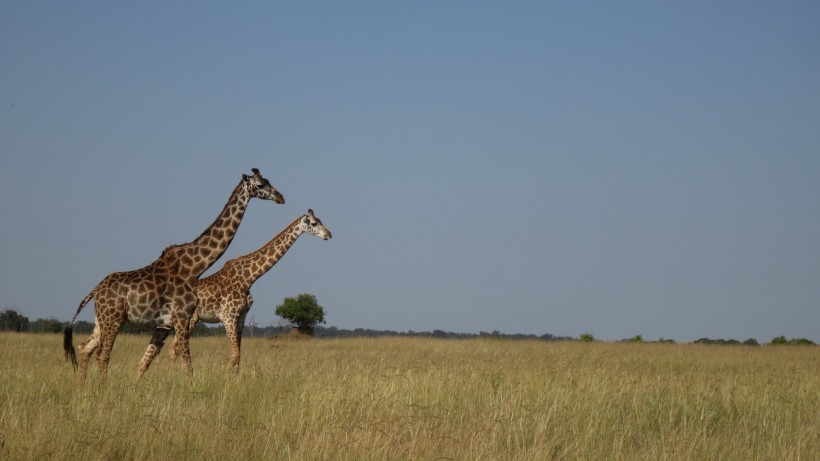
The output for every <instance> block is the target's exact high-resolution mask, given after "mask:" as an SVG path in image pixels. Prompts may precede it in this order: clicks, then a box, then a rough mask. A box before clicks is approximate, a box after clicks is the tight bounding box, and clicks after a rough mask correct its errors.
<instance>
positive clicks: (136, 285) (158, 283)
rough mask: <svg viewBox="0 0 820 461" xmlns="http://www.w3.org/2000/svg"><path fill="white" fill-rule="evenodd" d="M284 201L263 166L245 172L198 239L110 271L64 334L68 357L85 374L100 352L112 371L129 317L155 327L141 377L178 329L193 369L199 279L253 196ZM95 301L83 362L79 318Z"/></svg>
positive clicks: (103, 368) (181, 350)
mask: <svg viewBox="0 0 820 461" xmlns="http://www.w3.org/2000/svg"><path fill="white" fill-rule="evenodd" d="M253 197H256V198H260V199H266V200H273V201H274V202H276V203H284V197H282V194H280V193H279V191H277V190H276V188H274V187H273V186H272V185H271V184H270V182H269V181H268V180H267V179H265V178H263V177H262V176H261V174H260V173H259V170H257V169H254V170H253V176H247V175H243V176H242V181H241V182H240V183H239V185H237V186H236V188H235V189H234V191H233V193H232V194H231V196H230V198H229V199H228V202H227V204H226V205H225V207H224V208H223V210H222V213H220V215H219V216H218V217H217V218H216V220H215V221H214V222H213V224H211V226H209V227H208V228H207V229H206V230H205V231H204V232H203V233H202V234H201V235H200V236H199V237H197V238H196V239H195V240H194V241H192V242H190V243H186V244H182V245H172V246H170V247H168V248H166V249H165V250H164V251H163V252H162V254H161V255H160V257H159V258H157V259H156V260H155V261H154V262H152V263H151V264H149V265H147V266H145V267H143V268H140V269H136V270H133V271H128V272H114V273H111V274H109V275H107V276H106V277H105V278H104V279H103V280H102V281H101V282H100V283H99V284H98V285H97V286H96V287H95V288H94V289H93V290H92V291H91V293H89V294H88V296H86V297H85V299H83V301H82V303H80V306H79V307H78V308H77V313H76V314H74V318H72V319H71V322H70V324H69V326H68V327H66V330H65V335H64V339H63V347H64V349H65V352H66V356H67V357H68V358H69V359H71V361H72V363H74V364H75V366H78V368H79V370H80V378H81V379H84V378H85V375H86V371H87V367H88V361H89V359H90V357H91V355H92V354H93V353H94V352H95V351H96V352H97V363H98V365H99V368H100V373H101V375H103V376H105V375H106V373H107V370H108V361H109V359H110V356H111V349H112V348H113V346H114V340H115V339H116V337H117V334H118V333H119V331H120V330H121V329H122V326H123V325H124V324H125V322H129V323H131V324H133V325H135V326H137V327H140V328H145V329H154V334H153V336H152V338H151V342H150V343H149V345H148V348H147V349H146V351H145V354H144V355H143V358H142V360H141V361H140V365H139V375H138V376H139V377H142V375H143V374H144V373H145V371H146V370H147V369H148V367H149V366H150V364H151V361H153V359H154V357H155V356H156V355H157V353H158V352H159V351H160V349H161V348H162V346H163V344H164V343H165V339H166V338H167V337H168V335H169V334H170V332H171V329H174V330H175V332H176V338H177V339H176V340H175V343H174V347H175V348H176V349H177V353H178V355H180V356H181V357H182V361H183V365H184V366H185V369H186V370H187V371H188V372H189V373H191V372H192V367H191V352H190V347H189V336H190V333H189V330H188V324H189V322H190V319H191V316H192V315H193V314H194V312H195V311H196V306H197V303H198V297H197V292H196V280H197V278H198V277H199V276H200V275H202V273H203V272H205V271H206V270H207V269H208V268H209V267H211V265H213V263H214V262H216V260H217V259H218V258H219V257H220V256H221V255H222V254H223V253H224V252H225V250H226V249H227V248H228V245H230V243H231V241H232V240H233V237H234V235H235V234H236V231H237V229H238V228H239V224H240V222H241V221H242V217H243V216H244V213H245V210H246V209H247V206H248V203H249V201H250V199H251V198H253ZM92 299H93V300H94V305H95V306H94V331H93V332H92V333H91V336H90V337H89V338H88V339H87V340H86V341H85V342H83V343H82V344H81V345H80V346H79V356H80V357H79V364H78V363H77V358H76V353H75V351H74V346H73V344H72V332H73V325H74V321H75V320H76V318H77V315H79V313H80V311H81V310H82V309H83V307H85V305H86V304H87V303H88V302H89V301H91V300H92Z"/></svg>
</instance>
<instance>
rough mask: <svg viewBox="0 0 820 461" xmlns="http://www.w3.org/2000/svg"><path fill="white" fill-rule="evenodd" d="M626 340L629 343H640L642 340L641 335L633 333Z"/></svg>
mask: <svg viewBox="0 0 820 461" xmlns="http://www.w3.org/2000/svg"><path fill="white" fill-rule="evenodd" d="M627 342H629V343H642V342H643V336H641V335H635V336H633V337H631V338H629V339H628V340H627Z"/></svg>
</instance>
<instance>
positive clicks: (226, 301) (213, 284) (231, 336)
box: [170, 209, 333, 371]
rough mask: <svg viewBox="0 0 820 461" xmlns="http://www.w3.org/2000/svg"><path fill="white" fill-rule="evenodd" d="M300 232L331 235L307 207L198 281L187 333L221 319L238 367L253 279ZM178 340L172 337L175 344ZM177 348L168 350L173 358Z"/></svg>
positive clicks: (262, 272)
mask: <svg viewBox="0 0 820 461" xmlns="http://www.w3.org/2000/svg"><path fill="white" fill-rule="evenodd" d="M303 233H308V234H310V235H314V236H316V237H320V238H322V239H323V240H328V239H330V238H332V237H333V235H332V234H331V233H330V230H328V228H326V227H325V226H324V225H323V224H322V221H321V220H320V219H319V218H317V217H316V216H315V215H314V214H313V210H310V209H309V210H308V211H307V213H306V214H304V215H302V216H299V217H298V218H296V220H295V221H293V222H292V223H290V225H288V226H287V227H286V228H284V229H283V230H282V231H281V232H279V234H278V235H277V236H276V237H274V238H273V239H272V240H271V241H269V242H268V243H266V244H265V245H264V246H263V247H262V248H259V249H258V250H256V251H254V252H253V253H250V254H247V255H245V256H240V257H238V258H235V259H232V260H230V261H228V262H226V263H225V265H224V266H223V267H222V269H220V270H219V271H217V272H215V273H214V274H212V275H209V276H208V277H204V278H201V279H199V280H197V284H196V291H197V295H198V297H199V305H198V306H197V308H196V311H195V312H194V315H193V316H191V321H190V323H189V324H188V333H189V335H190V333H191V332H192V331H193V330H194V327H195V326H196V322H197V321H198V320H201V321H202V322H204V323H218V322H222V323H223V324H224V325H225V333H226V334H227V336H228V341H230V343H231V355H232V357H231V369H233V370H234V371H236V370H238V369H239V358H240V346H241V344H242V329H243V328H244V326H245V315H246V314H247V313H248V311H249V310H250V309H251V305H252V304H253V296H251V293H250V289H251V286H253V284H254V282H256V280H258V279H259V278H260V277H262V276H263V275H265V274H266V273H267V272H268V271H269V270H271V268H272V267H273V266H274V265H275V264H276V263H277V262H278V261H279V260H280V259H282V256H284V255H285V253H287V251H288V250H289V249H290V247H291V246H292V245H293V244H294V243H295V242H296V239H298V238H299V236H300V235H302V234H303ZM176 341H177V339H176V338H175V339H174V343H175V344H176ZM176 351H177V348H176V347H174V348H172V349H171V351H170V355H171V359H172V360H173V359H174V356H175V354H176Z"/></svg>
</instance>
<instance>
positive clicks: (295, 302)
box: [276, 293, 325, 335]
mask: <svg viewBox="0 0 820 461" xmlns="http://www.w3.org/2000/svg"><path fill="white" fill-rule="evenodd" d="M276 315H278V316H279V317H282V318H283V319H285V320H287V321H289V322H290V323H291V324H292V325H294V326H295V327H296V328H297V329H298V330H299V331H300V332H301V333H305V334H308V335H312V334H313V328H314V327H315V326H316V325H318V324H320V323H325V309H324V308H323V307H322V306H320V305H319V302H318V301H317V300H316V296H313V295H312V294H308V293H302V294H300V295H299V296H297V297H295V298H285V301H284V302H283V303H282V304H280V305H278V306H276Z"/></svg>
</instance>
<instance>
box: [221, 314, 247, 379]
mask: <svg viewBox="0 0 820 461" xmlns="http://www.w3.org/2000/svg"><path fill="white" fill-rule="evenodd" d="M224 323H225V334H226V335H227V337H228V341H229V342H230V343H231V370H232V371H234V372H238V371H239V360H240V359H241V353H242V329H243V327H244V323H245V316H244V315H241V316H239V318H236V319H230V320H229V321H227V322H224Z"/></svg>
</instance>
